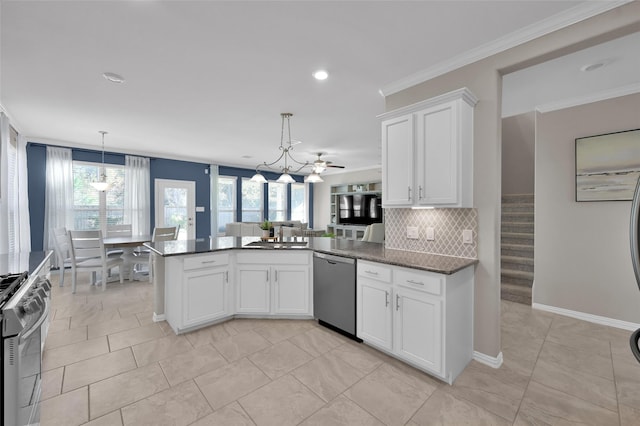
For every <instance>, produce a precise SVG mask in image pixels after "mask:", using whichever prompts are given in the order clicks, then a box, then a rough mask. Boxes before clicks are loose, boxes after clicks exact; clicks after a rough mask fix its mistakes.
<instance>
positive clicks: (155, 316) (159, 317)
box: [153, 312, 165, 322]
mask: <svg viewBox="0 0 640 426" xmlns="http://www.w3.org/2000/svg"><path fill="white" fill-rule="evenodd" d="M164 320H165V316H164V314H160V315H158V314H156V313H155V312H154V313H153V322H160V321H164Z"/></svg>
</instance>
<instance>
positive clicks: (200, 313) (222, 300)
mask: <svg viewBox="0 0 640 426" xmlns="http://www.w3.org/2000/svg"><path fill="white" fill-rule="evenodd" d="M165 271H167V273H166V274H165V276H166V277H165V280H166V283H167V285H166V290H165V314H166V319H167V322H169V324H170V325H171V327H172V328H173V329H174V331H175V332H176V333H181V332H184V331H187V330H189V329H193V328H197V327H199V326H202V325H206V324H209V323H211V322H213V321H216V320H219V319H222V318H225V317H228V316H230V315H232V314H233V312H232V311H231V306H232V304H231V297H232V293H231V292H230V277H229V275H230V265H229V254H228V253H220V254H209V253H206V254H198V255H189V256H176V257H167V258H166V260H165ZM176 284H177V285H176Z"/></svg>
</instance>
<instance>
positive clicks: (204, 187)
mask: <svg viewBox="0 0 640 426" xmlns="http://www.w3.org/2000/svg"><path fill="white" fill-rule="evenodd" d="M72 158H73V160H75V161H87V162H93V163H100V162H101V161H102V152H101V151H91V150H87V149H75V148H74V149H73V150H72ZM104 162H105V163H107V164H118V165H124V163H125V155H124V154H120V153H113V152H106V153H105V156H104ZM46 164H47V147H46V145H42V144H37V143H28V144H27V167H28V169H29V173H28V176H29V214H30V222H31V249H32V250H33V251H37V250H42V246H43V237H44V215H45V212H44V203H45V186H46V185H45V182H46V178H47V175H46ZM149 168H150V179H151V218H150V220H151V222H150V223H151V229H153V226H154V221H155V212H154V210H155V209H154V206H155V204H154V202H155V196H154V192H155V185H154V179H156V178H159V179H175V180H189V181H195V182H196V206H202V207H204V210H205V211H204V212H201V213H196V238H207V237H209V234H210V232H211V221H210V220H209V217H210V216H209V215H210V212H211V209H210V200H209V191H210V186H211V184H210V180H209V175H208V174H205V170H208V169H209V165H208V164H202V163H193V162H187V161H176V160H167V159H161V158H151V161H150V165H149Z"/></svg>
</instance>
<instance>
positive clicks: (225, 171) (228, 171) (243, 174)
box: [218, 166, 313, 228]
mask: <svg viewBox="0 0 640 426" xmlns="http://www.w3.org/2000/svg"><path fill="white" fill-rule="evenodd" d="M255 173H256V172H255V170H250V169H241V168H238V167H227V166H219V167H218V174H219V175H220V176H236V177H239V178H250V177H252V176H253V175H254V174H255ZM261 173H262V174H263V175H264V177H265V178H266V179H267V180H276V179H278V177H280V173H274V172H264V171H263V172H261ZM291 177H292V178H294V179H295V180H296V182H299V183H302V182H304V176H301V175H293V174H292V175H291ZM309 192H310V194H309V206H310V207H309V227H310V228H313V207H311V206H313V184H312V183H311V184H309ZM264 193H265V194H266V193H267V184H265V187H264ZM262 210H263V211H264V212H265V215H266V214H268V213H267V212H268V211H269V199H268V198H267V197H264V205H263V206H262ZM287 215H288V216H287V219H291V186H289V185H287ZM241 216H242V180H241V179H238V183H237V185H236V221H237V222H241V221H242V217H241Z"/></svg>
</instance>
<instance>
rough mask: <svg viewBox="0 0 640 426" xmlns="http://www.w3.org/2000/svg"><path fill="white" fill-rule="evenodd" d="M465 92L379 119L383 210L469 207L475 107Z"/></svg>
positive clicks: (421, 103) (471, 194)
mask: <svg viewBox="0 0 640 426" xmlns="http://www.w3.org/2000/svg"><path fill="white" fill-rule="evenodd" d="M476 103H477V99H476V98H475V96H473V94H472V93H471V92H470V91H469V90H468V89H466V88H463V89H459V90H456V91H453V92H450V93H446V94H444V95H441V96H438V97H436V98H432V99H428V100H426V101H422V102H419V103H417V104H413V105H409V106H407V107H404V108H401V109H398V110H395V111H390V112H387V113H385V114H383V115H381V116H380V117H379V118H381V119H382V187H383V191H382V204H383V207H412V206H434V207H473V107H474V105H475V104H476Z"/></svg>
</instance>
